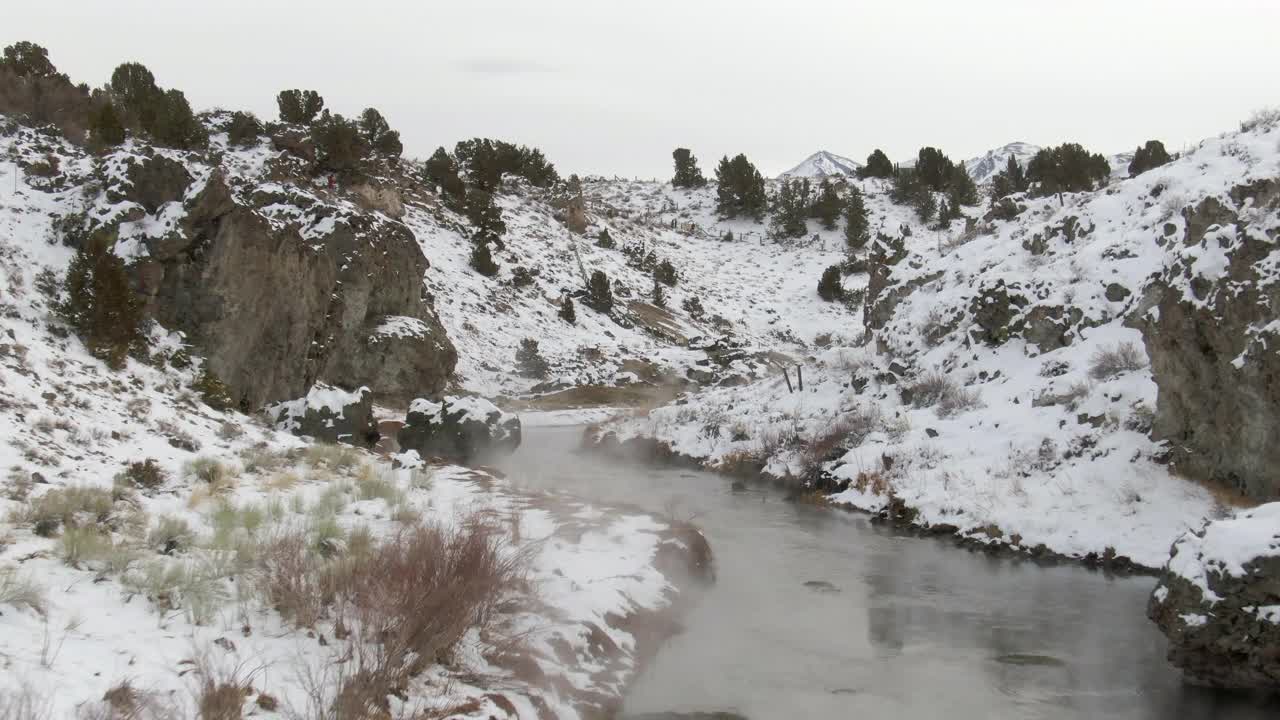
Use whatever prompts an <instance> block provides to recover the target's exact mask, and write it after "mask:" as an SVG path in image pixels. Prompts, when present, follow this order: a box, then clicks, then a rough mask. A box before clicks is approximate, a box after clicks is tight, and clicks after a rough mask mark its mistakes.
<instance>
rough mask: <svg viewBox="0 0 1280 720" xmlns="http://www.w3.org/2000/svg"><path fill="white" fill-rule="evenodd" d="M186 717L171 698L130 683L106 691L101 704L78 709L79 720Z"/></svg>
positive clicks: (128, 681)
mask: <svg viewBox="0 0 1280 720" xmlns="http://www.w3.org/2000/svg"><path fill="white" fill-rule="evenodd" d="M186 716H187V715H186V713H185V712H183V709H182V708H181V707H179V706H178V705H177V703H175V702H174V701H173V699H172V698H165V697H163V696H161V695H160V694H158V693H154V692H149V691H146V690H142V689H140V688H137V687H134V685H133V683H132V682H131V681H130V680H124V681H122V682H121V683H120V684H119V685H116V686H115V687H113V688H111V689H109V690H107V692H106V693H104V694H103V695H102V701H101V702H98V703H86V704H84V705H81V706H80V707H78V708H77V709H76V720H183V719H184V718H185V717H186Z"/></svg>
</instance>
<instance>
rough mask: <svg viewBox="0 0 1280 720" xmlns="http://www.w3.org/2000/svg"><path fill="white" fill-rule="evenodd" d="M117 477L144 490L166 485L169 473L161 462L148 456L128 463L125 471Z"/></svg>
mask: <svg viewBox="0 0 1280 720" xmlns="http://www.w3.org/2000/svg"><path fill="white" fill-rule="evenodd" d="M117 479H118V480H119V481H123V482H126V483H128V484H129V485H131V486H133V487H136V488H140V489H142V490H155V489H156V488H158V487H160V486H161V485H164V483H165V480H167V479H168V475H167V474H166V473H165V471H164V468H162V467H160V464H159V463H157V462H156V461H155V460H154V459H152V458H147V459H146V460H142V461H141V462H131V463H129V464H128V465H126V466H125V468H124V472H122V473H120V475H119V477H118V478H117Z"/></svg>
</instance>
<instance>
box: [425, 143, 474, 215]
mask: <svg viewBox="0 0 1280 720" xmlns="http://www.w3.org/2000/svg"><path fill="white" fill-rule="evenodd" d="M423 174H424V175H425V176H426V179H427V182H428V183H430V184H431V185H434V186H435V187H436V188H438V189H439V192H440V197H441V198H442V199H443V200H444V204H445V207H447V208H449V209H450V210H453V211H455V212H458V211H461V210H462V209H464V208H465V207H466V200H467V184H466V183H464V182H463V181H462V177H461V176H459V175H458V164H457V163H455V162H454V161H453V157H452V156H451V155H449V153H448V151H446V150H445V149H444V148H442V147H439V148H436V151H435V152H434V153H432V155H431V157H430V158H427V162H426V165H425V167H424V169H423Z"/></svg>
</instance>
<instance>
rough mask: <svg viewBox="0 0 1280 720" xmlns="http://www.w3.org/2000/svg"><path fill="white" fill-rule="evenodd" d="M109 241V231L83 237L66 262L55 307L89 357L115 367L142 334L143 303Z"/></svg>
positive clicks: (111, 238)
mask: <svg viewBox="0 0 1280 720" xmlns="http://www.w3.org/2000/svg"><path fill="white" fill-rule="evenodd" d="M114 245H115V235H114V233H113V234H111V235H102V234H98V235H94V236H91V237H89V238H87V239H85V241H84V243H83V244H82V245H81V247H80V249H79V250H77V251H76V254H75V257H73V258H72V259H71V264H70V266H68V268H67V282H66V288H67V299H66V301H65V302H63V303H61V304H60V305H59V307H58V311H59V314H60V315H61V316H62V317H63V318H64V319H65V320H66V321H67V323H68V324H69V325H71V327H72V328H74V329H75V331H76V334H78V335H79V336H80V337H81V339H83V340H84V344H85V346H86V347H88V349H89V352H90V353H91V354H92V355H93V356H94V357H97V358H99V359H101V360H103V361H104V362H106V363H107V365H108V366H109V367H111V368H113V369H120V368H122V367H124V363H125V358H127V357H128V355H129V352H130V351H132V350H135V349H138V348H141V347H142V345H143V342H144V337H143V333H142V303H141V301H139V299H138V297H137V295H136V294H135V293H134V292H133V288H132V287H130V286H129V276H128V273H127V272H126V271H125V266H124V261H123V260H121V259H120V258H119V257H117V256H116V254H115V253H114V252H112V247H113V246H114Z"/></svg>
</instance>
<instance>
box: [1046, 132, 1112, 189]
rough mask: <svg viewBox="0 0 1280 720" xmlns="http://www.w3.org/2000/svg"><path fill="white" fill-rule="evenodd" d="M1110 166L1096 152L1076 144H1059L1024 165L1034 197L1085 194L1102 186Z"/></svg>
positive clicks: (1109, 172)
mask: <svg viewBox="0 0 1280 720" xmlns="http://www.w3.org/2000/svg"><path fill="white" fill-rule="evenodd" d="M1110 175H1111V165H1110V164H1109V163H1108V162H1107V159H1106V158H1105V157H1103V156H1102V155H1099V154H1097V153H1090V152H1089V151H1088V150H1085V149H1084V148H1083V147H1081V146H1080V145H1079V144H1077V143H1063V144H1062V145H1059V146H1057V147H1052V148H1045V149H1043V150H1041V151H1040V152H1038V153H1036V155H1035V157H1033V158H1031V162H1030V163H1029V164H1028V165H1027V180H1028V181H1029V182H1030V183H1031V188H1032V191H1033V192H1034V194H1036V195H1039V196H1044V195H1052V194H1054V193H1059V192H1086V191H1089V190H1093V189H1095V188H1096V187H1100V186H1102V185H1105V184H1106V182H1107V178H1108V177H1110Z"/></svg>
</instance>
